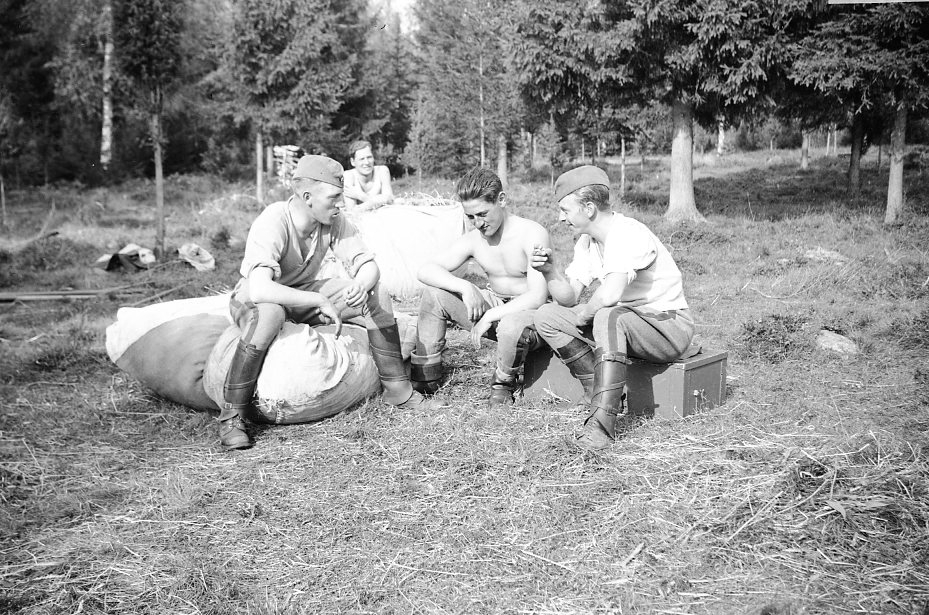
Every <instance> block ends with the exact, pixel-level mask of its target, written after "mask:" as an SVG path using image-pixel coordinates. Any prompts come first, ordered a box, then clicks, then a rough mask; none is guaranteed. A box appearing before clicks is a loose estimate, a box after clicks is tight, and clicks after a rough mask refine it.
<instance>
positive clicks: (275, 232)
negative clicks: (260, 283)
mask: <svg viewBox="0 0 929 615" xmlns="http://www.w3.org/2000/svg"><path fill="white" fill-rule="evenodd" d="M286 246H287V229H286V228H285V227H284V225H283V224H280V223H277V222H276V221H274V220H273V219H271V218H264V217H262V216H259V217H258V218H256V219H255V222H254V223H252V227H251V228H250V229H249V231H248V239H246V240H245V256H244V257H243V258H242V266H241V267H240V268H239V273H240V274H242V277H243V278H247V277H248V274H250V273H251V272H252V271H253V270H255V269H257V268H258V267H268V268H269V269H271V270H272V271H273V272H274V273H273V274H272V276H271V279H273V280H277V279H279V278H280V277H281V258H282V256H283V254H284V250H285V249H286Z"/></svg>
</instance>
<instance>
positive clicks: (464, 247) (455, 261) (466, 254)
mask: <svg viewBox="0 0 929 615" xmlns="http://www.w3.org/2000/svg"><path fill="white" fill-rule="evenodd" d="M470 235H471V233H468V234H466V235H465V236H464V237H460V238H459V239H458V240H457V241H455V243H453V244H452V245H451V247H450V248H449V249H448V250H446V251H445V252H442V253H441V254H439V255H438V256H437V257H436V258H435V259H434V260H432V261H431V262H428V263H426V264H425V265H423V266H422V267H420V268H419V272H418V275H417V277H418V278H419V281H420V282H422V283H423V284H426V285H428V286H434V287H435V288H441V289H443V290H447V291H448V292H450V293H457V294H459V295H461V300H462V301H463V302H464V304H465V308H467V310H468V318H469V319H470V320H471V321H472V322H477V321H478V320H480V318H481V317H482V316H483V315H484V312H486V311H487V308H488V307H490V306H488V305H487V301H486V300H485V299H484V296H483V295H482V294H481V291H480V289H479V288H478V287H477V286H475V285H474V284H472V283H471V282H468V281H467V280H465V279H462V278H459V277H458V276H456V275H454V274H452V271H454V270H455V269H458V268H459V267H461V266H462V265H464V264H465V262H467V260H468V259H469V258H471V257H472V256H473V255H474V249H473V247H472V245H471V238H470Z"/></svg>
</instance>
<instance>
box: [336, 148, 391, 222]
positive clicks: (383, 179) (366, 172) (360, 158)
mask: <svg viewBox="0 0 929 615" xmlns="http://www.w3.org/2000/svg"><path fill="white" fill-rule="evenodd" d="M348 155H349V160H350V162H351V163H352V166H353V167H354V168H353V169H349V170H348V171H346V172H345V194H344V198H345V207H346V208H348V209H349V210H355V211H367V210H370V209H377V208H378V207H381V206H383V205H387V204H388V203H390V202H391V201H393V200H394V193H393V190H391V188H390V171H389V170H388V169H387V167H385V166H383V165H375V164H374V154H372V153H371V144H370V143H368V142H367V141H355V142H353V143H352V144H351V145H350V146H349V148H348Z"/></svg>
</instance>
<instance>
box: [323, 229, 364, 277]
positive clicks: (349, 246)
mask: <svg viewBox="0 0 929 615" xmlns="http://www.w3.org/2000/svg"><path fill="white" fill-rule="evenodd" d="M329 246H330V247H331V248H332V253H333V254H335V256H336V258H338V259H339V260H340V261H341V262H342V266H344V267H345V270H346V271H347V272H348V274H349V275H350V276H352V277H355V274H357V273H358V270H359V269H361V266H362V265H364V264H365V263H369V262H371V261H373V260H374V253H373V252H369V251H368V247H367V246H366V245H365V243H364V241H363V240H362V239H361V234H360V233H359V232H358V229H357V228H356V227H355V225H354V224H352V223H351V221H350V220H348V219H347V218H344V217H343V216H338V217H336V218H335V219H334V220H333V221H332V230H331V231H330V236H329Z"/></svg>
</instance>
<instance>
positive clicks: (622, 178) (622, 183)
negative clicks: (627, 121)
mask: <svg viewBox="0 0 929 615" xmlns="http://www.w3.org/2000/svg"><path fill="white" fill-rule="evenodd" d="M619 147H620V152H619V197H620V198H623V197H624V196H625V195H626V137H620V138H619Z"/></svg>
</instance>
